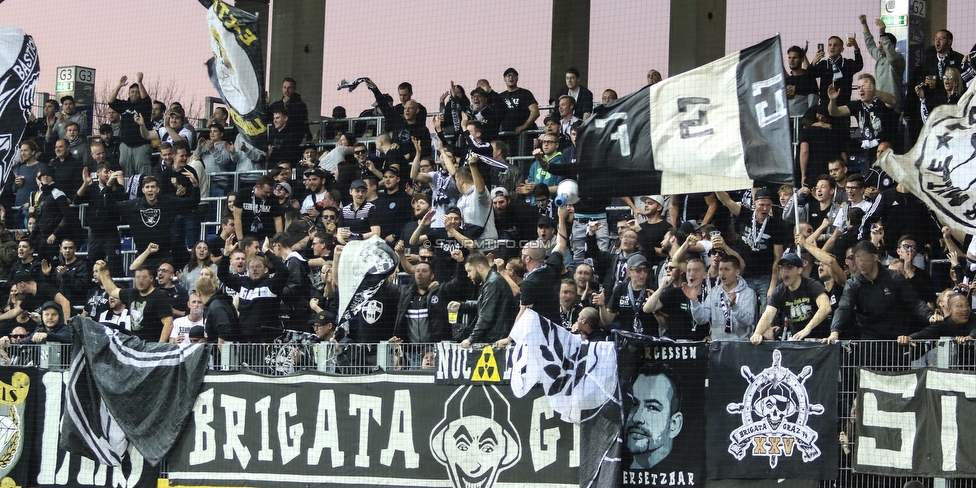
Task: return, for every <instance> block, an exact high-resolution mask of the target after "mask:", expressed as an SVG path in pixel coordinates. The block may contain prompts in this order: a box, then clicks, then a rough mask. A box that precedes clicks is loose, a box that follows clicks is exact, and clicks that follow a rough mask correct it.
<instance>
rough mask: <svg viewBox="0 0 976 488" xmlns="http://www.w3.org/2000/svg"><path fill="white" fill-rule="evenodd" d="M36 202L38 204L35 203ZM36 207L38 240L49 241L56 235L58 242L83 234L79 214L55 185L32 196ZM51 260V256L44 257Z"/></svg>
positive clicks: (35, 224)
mask: <svg viewBox="0 0 976 488" xmlns="http://www.w3.org/2000/svg"><path fill="white" fill-rule="evenodd" d="M35 202H36V203H35ZM31 203H32V204H33V205H34V218H35V219H36V221H35V223H34V235H36V236H37V238H38V239H40V240H44V239H47V236H49V235H51V234H54V235H55V236H56V237H57V238H58V241H60V240H61V239H64V238H65V237H72V238H75V239H77V238H78V236H79V234H81V223H79V222H78V212H77V211H76V210H75V209H74V208H71V201H70V200H69V199H68V196H67V195H66V194H65V193H64V192H63V191H61V190H59V189H57V188H55V187H54V185H46V186H43V187H41V189H40V190H37V193H36V196H32V198H31ZM42 257H44V258H50V256H42Z"/></svg>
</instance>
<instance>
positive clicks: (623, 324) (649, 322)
mask: <svg viewBox="0 0 976 488" xmlns="http://www.w3.org/2000/svg"><path fill="white" fill-rule="evenodd" d="M649 291H651V289H650V288H643V289H640V290H634V289H633V288H631V287H630V280H629V279H627V280H624V282H623V283H620V284H619V285H617V286H616V287H614V289H613V293H611V294H610V298H609V299H608V300H607V302H606V303H607V309H608V310H610V311H611V312H613V313H616V314H617V320H619V321H620V329H621V330H626V331H629V332H637V333H638V334H645V335H651V336H656V335H658V327H657V319H656V318H654V314H649V313H644V302H646V301H647V297H648V292H649ZM631 296H633V300H632V299H631ZM635 311H636V313H635ZM635 315H636V318H637V320H634V319H635Z"/></svg>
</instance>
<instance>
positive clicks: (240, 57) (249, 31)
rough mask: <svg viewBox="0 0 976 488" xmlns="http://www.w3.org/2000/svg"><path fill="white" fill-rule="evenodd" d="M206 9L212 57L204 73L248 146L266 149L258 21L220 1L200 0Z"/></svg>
mask: <svg viewBox="0 0 976 488" xmlns="http://www.w3.org/2000/svg"><path fill="white" fill-rule="evenodd" d="M200 3H201V4H203V6H204V7H207V9H208V11H207V25H208V26H209V28H210V45H211V46H212V47H213V53H214V57H212V58H210V59H209V60H208V61H207V72H208V73H209V74H210V82H211V83H213V86H214V88H216V89H217V93H219V94H220V98H222V99H223V100H224V103H226V104H227V109H228V112H229V113H230V118H231V120H233V121H234V125H236V126H237V127H238V128H239V129H240V133H241V135H243V136H244V137H245V138H247V140H248V143H249V145H251V146H254V147H257V148H260V149H261V150H264V149H267V147H268V140H267V137H268V127H267V124H266V123H265V113H264V48H262V47H261V33H260V31H259V30H258V17H257V16H256V15H254V14H251V13H249V12H245V11H243V10H241V9H239V8H237V7H235V6H233V5H230V4H228V3H227V2H224V1H223V0H200Z"/></svg>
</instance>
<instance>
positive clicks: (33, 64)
mask: <svg viewBox="0 0 976 488" xmlns="http://www.w3.org/2000/svg"><path fill="white" fill-rule="evenodd" d="M0 72H2V73H3V74H2V75H0V189H2V188H6V186H7V185H6V181H7V174H8V173H10V169H11V168H13V167H14V163H15V154H17V149H18V147H19V145H20V138H21V137H23V135H24V128H25V127H27V117H28V116H29V115H30V110H31V106H32V105H33V104H34V90H35V89H36V88H37V77H38V76H39V75H40V62H39V61H38V58H37V46H36V45H35V44H34V38H33V37H31V36H29V35H27V34H25V33H24V31H22V30H20V29H18V28H17V27H13V26H10V27H3V28H0ZM0 191H2V190H0Z"/></svg>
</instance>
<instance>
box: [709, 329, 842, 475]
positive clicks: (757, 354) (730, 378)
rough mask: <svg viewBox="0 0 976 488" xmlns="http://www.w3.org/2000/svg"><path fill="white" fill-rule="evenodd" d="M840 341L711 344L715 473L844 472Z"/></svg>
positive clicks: (712, 467) (711, 449) (711, 459)
mask: <svg viewBox="0 0 976 488" xmlns="http://www.w3.org/2000/svg"><path fill="white" fill-rule="evenodd" d="M838 348H839V346H837V345H830V346H824V345H820V344H816V343H808V342H780V343H763V344H761V345H759V346H754V345H752V344H750V343H748V342H713V343H712V344H711V348H710V350H709V373H708V384H709V389H708V397H707V399H706V411H707V412H708V422H709V427H708V432H707V434H706V441H707V448H706V456H707V457H708V478H709V479H729V478H744V479H755V478H775V479H834V478H836V477H837V469H838V457H837V456H838V454H837V451H838V449H837V379H838V376H837V374H838V360H839V356H838V354H839V352H838Z"/></svg>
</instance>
